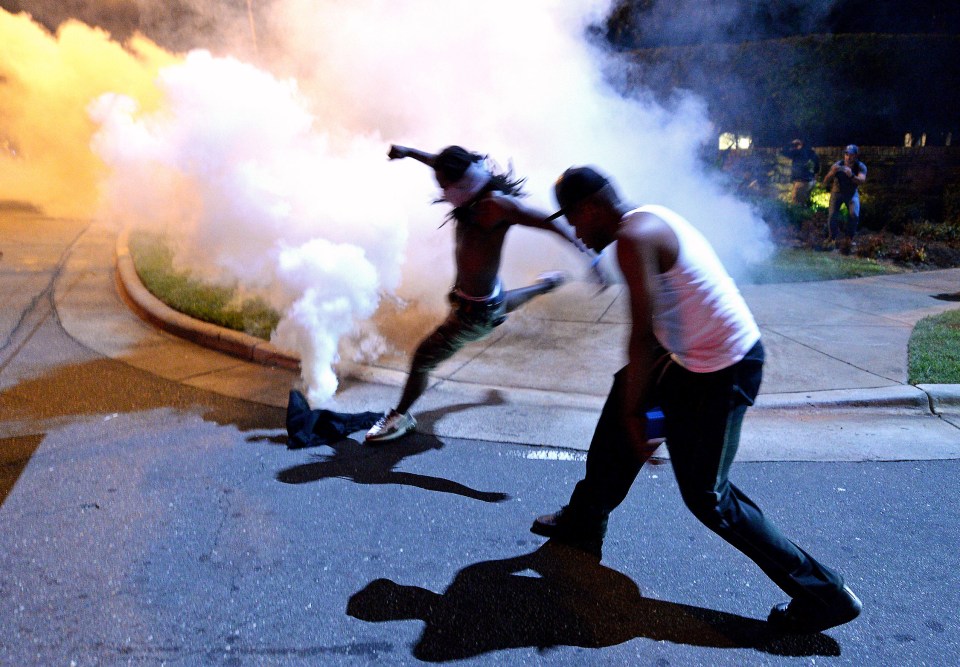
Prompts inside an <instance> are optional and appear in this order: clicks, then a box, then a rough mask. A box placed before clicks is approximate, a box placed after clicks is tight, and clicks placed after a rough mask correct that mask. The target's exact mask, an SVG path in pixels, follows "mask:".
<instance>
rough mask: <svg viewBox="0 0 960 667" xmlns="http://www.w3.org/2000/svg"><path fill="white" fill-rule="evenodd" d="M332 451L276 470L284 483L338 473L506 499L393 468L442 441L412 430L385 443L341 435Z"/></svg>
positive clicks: (488, 499)
mask: <svg viewBox="0 0 960 667" xmlns="http://www.w3.org/2000/svg"><path fill="white" fill-rule="evenodd" d="M326 446H327V447H330V448H331V449H333V454H314V455H313V457H314V458H315V459H318V460H316V461H313V462H312V463H302V464H300V465H296V466H293V467H291V468H286V469H284V470H281V471H280V472H278V473H277V480H279V481H281V482H283V483H284V484H306V483H309V482H318V481H320V480H322V479H328V478H331V477H338V478H340V479H347V480H350V481H352V482H355V483H357V484H399V485H403V486H415V487H418V488H421V489H425V490H427V491H437V492H440V493H453V494H456V495H459V496H466V497H467V498H473V499H474V500H481V501H483V502H487V503H500V502H503V501H505V500H509V499H510V496H509V495H507V494H506V493H498V492H493V491H478V490H476V489H472V488H470V487H469V486H465V485H463V484H460V483H459V482H454V481H452V480H449V479H444V478H442V477H433V476H431V475H421V474H419V473H414V472H404V471H402V470H395V468H396V467H397V466H398V465H400V462H401V461H403V460H404V459H406V458H408V457H411V456H416V455H418V454H423V453H424V452H428V451H431V450H435V449H443V447H444V444H443V442H441V441H440V440H439V439H437V438H436V437H434V436H432V435H424V434H421V433H414V434H412V435H409V436H406V437H405V438H403V439H402V440H397V441H395V442H391V443H389V444H387V445H382V446H377V447H371V446H369V445H361V444H359V443H357V442H355V441H354V440H351V439H349V438H343V439H341V440H338V441H336V442H331V443H328V444H327V445H326Z"/></svg>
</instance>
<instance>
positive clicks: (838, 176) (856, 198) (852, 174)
mask: <svg viewBox="0 0 960 667" xmlns="http://www.w3.org/2000/svg"><path fill="white" fill-rule="evenodd" d="M865 180H867V165H865V164H864V163H863V162H861V161H860V149H859V148H858V147H857V146H856V145H855V144H850V145H849V146H847V147H846V148H845V149H844V150H843V159H842V160H837V161H836V162H834V163H833V164H832V165H831V166H830V170H829V171H828V172H827V175H826V176H825V177H824V179H823V187H825V188H828V189H829V190H830V209H829V213H828V216H827V232H828V234H829V236H828V240H829V241H830V242H832V243H836V242H838V241H840V240H841V239H840V207H841V206H846V207H847V216H848V218H847V227H846V229H845V230H844V233H845V235H846V245H845V249H847V250H849V249H850V248H851V247H852V246H853V243H854V239H855V238H856V235H857V227H858V226H859V225H860V194H859V188H860V186H861V185H863V182H864V181H865Z"/></svg>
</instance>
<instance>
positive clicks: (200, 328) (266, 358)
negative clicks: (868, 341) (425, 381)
mask: <svg viewBox="0 0 960 667" xmlns="http://www.w3.org/2000/svg"><path fill="white" fill-rule="evenodd" d="M116 279H117V286H118V290H119V292H120V294H121V296H122V297H123V298H124V301H125V302H126V303H127V305H128V306H129V307H130V308H131V310H133V311H134V312H135V313H136V314H137V315H139V316H140V317H141V318H142V319H144V320H146V321H147V322H149V323H151V324H153V325H154V326H156V327H158V328H160V329H162V330H164V331H167V332H169V333H171V334H174V335H176V336H179V337H181V338H184V339H186V340H189V341H192V342H194V343H196V344H198V345H202V346H204V347H209V348H212V349H215V350H219V351H221V352H225V353H227V354H230V355H233V356H235V357H238V358H240V359H244V360H247V361H252V362H256V363H258V364H263V365H265V366H274V367H280V368H286V369H289V370H293V371H299V370H300V359H299V358H298V357H296V356H294V355H291V354H289V353H287V352H284V351H283V350H281V349H279V348H277V347H276V346H274V345H272V344H271V343H269V342H268V341H265V340H263V339H261V338H257V337H255V336H251V335H249V334H245V333H242V332H239V331H234V330H232V329H227V328H225V327H220V326H217V325H214V324H210V323H208V322H203V321H201V320H198V319H195V318H192V317H189V316H187V315H184V314H183V313H181V312H178V311H176V310H174V309H173V308H170V307H169V306H168V305H166V304H165V303H163V302H162V301H160V300H159V299H158V298H157V297H155V296H154V295H153V294H151V293H150V292H149V291H148V290H147V288H146V287H144V285H143V283H142V282H141V280H140V276H139V275H138V274H137V271H136V268H135V267H134V265H133V258H132V257H131V256H130V248H129V230H124V231H123V232H121V233H120V234H119V235H118V237H117V244H116ZM337 370H338V371H339V372H341V373H343V374H344V375H346V376H348V377H351V378H353V379H357V380H361V381H364V382H372V383H377V384H384V385H390V386H402V385H403V383H404V381H405V380H406V373H405V372H402V371H398V370H395V369H389V368H383V367H379V366H373V365H366V364H356V363H350V362H341V363H340V364H338V366H337ZM432 386H434V387H440V386H443V387H445V388H449V389H451V390H454V391H457V392H458V393H463V394H477V395H481V394H485V393H489V392H491V391H496V392H499V393H501V394H503V395H504V397H506V398H509V399H510V400H512V401H515V402H517V403H522V404H533V405H547V406H556V407H566V408H573V409H584V410H600V409H601V408H602V407H603V403H604V400H605V398H606V397H605V396H599V395H593V394H583V393H577V392H566V391H553V390H544V389H532V388H525V387H515V386H494V385H479V384H472V383H467V382H459V381H456V380H444V379H439V380H438V381H437V382H435V383H434V384H433V385H432ZM864 408H871V409H889V410H909V411H917V412H923V413H925V414H934V415H943V414H952V415H956V414H960V384H947V385H936V384H923V385H916V386H914V385H909V384H893V385H887V386H884V387H869V388H851V389H832V390H825V391H804V392H793V393H780V394H761V395H760V396H758V397H757V402H756V405H755V406H754V409H755V410H791V411H792V410H856V409H864Z"/></svg>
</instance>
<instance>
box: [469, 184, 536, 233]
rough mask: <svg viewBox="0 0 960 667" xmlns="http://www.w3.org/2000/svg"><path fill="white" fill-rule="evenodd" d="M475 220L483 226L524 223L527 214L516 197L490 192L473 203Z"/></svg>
mask: <svg viewBox="0 0 960 667" xmlns="http://www.w3.org/2000/svg"><path fill="white" fill-rule="evenodd" d="M475 210H476V214H477V222H479V223H480V224H481V225H483V226H484V227H494V226H497V225H501V224H505V225H512V224H524V223H525V222H526V218H527V216H528V215H529V214H528V213H527V209H526V208H525V207H524V206H523V205H522V204H521V203H520V202H519V201H518V199H517V198H516V197H513V196H511V195H505V194H503V193H502V192H490V193H487V194H486V195H484V197H483V198H482V199H481V200H480V201H478V202H477V203H476V205H475Z"/></svg>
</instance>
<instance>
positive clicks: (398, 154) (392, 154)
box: [387, 144, 437, 167]
mask: <svg viewBox="0 0 960 667" xmlns="http://www.w3.org/2000/svg"><path fill="white" fill-rule="evenodd" d="M387 157H388V158H390V159H391V160H402V159H403V158H405V157H410V158H413V159H414V160H416V161H417V162H422V163H423V164H425V165H427V166H428V167H433V166H434V165H435V164H436V161H437V156H436V155H434V154H433V153H425V152H423V151H420V150H417V149H416V148H409V147H407V146H398V145H396V144H390V151H389V152H388V153H387Z"/></svg>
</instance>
